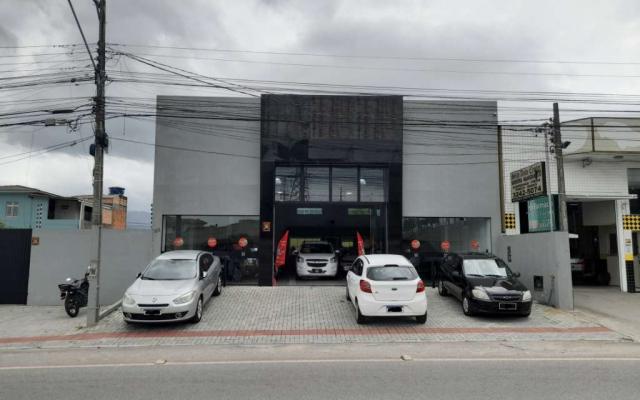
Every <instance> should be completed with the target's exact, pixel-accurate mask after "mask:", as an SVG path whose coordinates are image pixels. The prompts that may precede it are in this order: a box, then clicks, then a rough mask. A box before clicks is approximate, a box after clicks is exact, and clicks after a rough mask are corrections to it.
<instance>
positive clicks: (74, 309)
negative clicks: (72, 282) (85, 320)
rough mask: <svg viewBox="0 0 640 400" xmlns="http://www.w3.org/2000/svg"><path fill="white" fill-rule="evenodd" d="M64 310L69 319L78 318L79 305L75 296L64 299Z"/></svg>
mask: <svg viewBox="0 0 640 400" xmlns="http://www.w3.org/2000/svg"><path fill="white" fill-rule="evenodd" d="M64 310H65V311H66V312H67V315H69V316H70V317H71V318H75V317H77V316H78V313H79V312H80V304H79V303H78V299H77V298H76V296H67V298H66V299H64Z"/></svg>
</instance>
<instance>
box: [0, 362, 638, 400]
mask: <svg viewBox="0 0 640 400" xmlns="http://www.w3.org/2000/svg"><path fill="white" fill-rule="evenodd" d="M638 371H640V359H637V358H636V359H634V360H623V359H616V358H610V359H583V360H577V359H570V358H566V359H554V360H535V359H493V360H490V359H482V358H476V359H460V360H452V359H440V360H437V359H436V360H434V359H431V360H429V359H414V360H411V361H402V360H389V359H371V360H328V359H327V360H309V361H301V360H282V361H278V360H256V361H251V360H245V361H216V362H206V361H205V362H201V361H198V362H194V363H189V362H180V363H175V364H173V363H167V364H159V365H149V364H148V363H140V364H138V365H124V364H122V365H121V364H105V365H101V366H97V365H93V366H80V365H78V366H64V367H62V366H35V367H34V366H29V367H15V368H13V367H3V368H2V369H0V399H3V400H14V399H54V398H60V399H65V400H75V399H82V400H87V399H110V400H115V399H127V400H137V399H156V400H163V399H196V398H202V399H216V400H219V399H278V400H288V399H292V400H294V399H295V400H301V399H323V400H326V399H367V400H370V399H385V400H394V399H405V400H406V399H430V400H431V399H462V398H467V399H479V398H510V399H518V400H526V399H536V400H539V399H541V398H543V399H545V398H546V399H580V400H586V399H631V398H637V396H638V393H640V377H639V375H638Z"/></svg>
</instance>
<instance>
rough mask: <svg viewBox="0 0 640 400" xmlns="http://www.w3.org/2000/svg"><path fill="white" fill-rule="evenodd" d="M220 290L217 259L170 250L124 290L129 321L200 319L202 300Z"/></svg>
mask: <svg viewBox="0 0 640 400" xmlns="http://www.w3.org/2000/svg"><path fill="white" fill-rule="evenodd" d="M221 292H222V265H221V263H220V258H218V257H216V256H214V255H211V254H210V253H206V252H203V251H196V250H178V251H170V252H167V253H164V254H162V255H160V256H158V257H157V258H156V259H155V260H153V261H152V262H151V263H150V264H149V265H148V266H147V268H145V270H144V272H142V273H140V274H139V275H138V278H137V279H136V281H135V282H133V285H131V286H130V287H129V288H128V289H127V290H126V291H125V293H124V297H123V298H122V314H123V316H124V320H125V321H126V322H127V323H131V322H169V321H172V322H175V321H186V320H190V321H192V322H200V320H201V319H202V312H203V309H204V305H205V303H206V302H207V301H208V300H209V299H210V298H211V297H212V296H218V295H220V293H221Z"/></svg>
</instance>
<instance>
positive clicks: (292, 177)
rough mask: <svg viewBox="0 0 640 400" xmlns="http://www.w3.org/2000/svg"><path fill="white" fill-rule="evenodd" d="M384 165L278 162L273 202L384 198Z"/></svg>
mask: <svg viewBox="0 0 640 400" xmlns="http://www.w3.org/2000/svg"><path fill="white" fill-rule="evenodd" d="M386 175H387V170H386V169H384V168H358V167H322V166H300V167H287V166H281V167H276V169H275V178H274V179H275V182H274V184H275V185H274V191H275V193H274V199H275V201H276V202H354V203H355V202H358V201H360V202H366V203H384V202H386V201H387V176H386Z"/></svg>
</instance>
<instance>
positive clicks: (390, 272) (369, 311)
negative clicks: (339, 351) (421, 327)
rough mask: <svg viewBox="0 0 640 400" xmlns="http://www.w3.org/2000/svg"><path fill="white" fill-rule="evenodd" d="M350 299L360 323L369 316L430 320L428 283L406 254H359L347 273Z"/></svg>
mask: <svg viewBox="0 0 640 400" xmlns="http://www.w3.org/2000/svg"><path fill="white" fill-rule="evenodd" d="M347 299H348V300H349V301H351V302H352V303H353V305H354V307H355V309H356V321H357V322H358V323H359V324H363V323H365V322H366V320H367V317H415V318H416V321H417V322H418V323H421V324H424V323H425V322H427V295H426V292H425V287H424V282H422V280H421V279H420V277H419V276H418V273H417V272H416V270H415V268H414V267H413V265H412V264H411V263H410V262H409V260H407V259H406V258H405V257H404V256H399V255H393V254H371V255H364V256H360V257H358V258H357V259H356V260H355V261H354V262H353V264H352V265H351V268H350V270H349V272H348V273H347Z"/></svg>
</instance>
